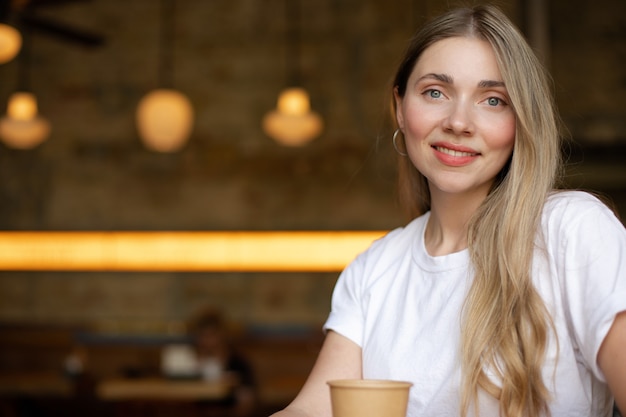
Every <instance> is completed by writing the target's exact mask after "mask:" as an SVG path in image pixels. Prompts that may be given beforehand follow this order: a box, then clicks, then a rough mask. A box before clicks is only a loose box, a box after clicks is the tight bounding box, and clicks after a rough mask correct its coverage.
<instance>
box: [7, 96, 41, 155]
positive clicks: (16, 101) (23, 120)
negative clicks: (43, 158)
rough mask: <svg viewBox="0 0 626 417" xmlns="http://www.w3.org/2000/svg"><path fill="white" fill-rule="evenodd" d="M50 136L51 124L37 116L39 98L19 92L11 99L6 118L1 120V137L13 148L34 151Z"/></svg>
mask: <svg viewBox="0 0 626 417" xmlns="http://www.w3.org/2000/svg"><path fill="white" fill-rule="evenodd" d="M49 134H50V123H49V122H48V121H47V120H46V119H44V118H43V117H41V116H39V115H38V114H37V97H35V95H34V94H33V93H30V92H26V91H18V92H16V93H13V94H12V95H11V97H10V98H9V103H8V105H7V114H6V116H4V117H2V118H1V119H0V137H1V138H2V141H3V142H4V143H5V144H6V145H7V146H9V147H11V148H16V149H32V148H34V147H36V146H37V145H39V144H40V143H42V142H43V141H44V140H46V138H47V137H48V135H49Z"/></svg>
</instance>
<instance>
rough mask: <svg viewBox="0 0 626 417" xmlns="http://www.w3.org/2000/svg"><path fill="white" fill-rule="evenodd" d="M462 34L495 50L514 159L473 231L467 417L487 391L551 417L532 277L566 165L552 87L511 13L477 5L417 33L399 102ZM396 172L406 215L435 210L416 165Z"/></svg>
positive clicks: (405, 161) (506, 406)
mask: <svg viewBox="0 0 626 417" xmlns="http://www.w3.org/2000/svg"><path fill="white" fill-rule="evenodd" d="M459 36H461V37H471V38H476V39H481V40H484V41H487V42H488V43H489V44H490V45H491V47H492V48H493V50H494V53H495V55H496V58H497V63H498V66H499V69H500V72H501V74H502V77H503V80H504V83H505V85H506V88H507V91H508V94H509V96H510V100H511V103H510V104H511V106H512V107H513V110H514V112H515V116H516V130H515V144H514V148H513V153H512V156H511V158H510V160H509V162H508V163H507V164H506V165H505V167H504V168H503V169H502V171H501V172H500V173H499V174H498V176H497V178H496V181H495V183H494V185H493V187H492V189H491V190H490V192H489V194H488V196H487V198H486V199H485V201H484V202H483V203H482V205H481V206H480V207H479V208H478V210H477V212H476V213H475V214H474V215H473V217H472V219H471V221H470V223H469V226H468V248H469V252H470V257H471V261H472V266H473V269H474V273H475V277H474V280H473V282H472V285H471V287H470V289H469V293H468V295H467V297H466V299H465V303H464V306H463V316H462V330H461V361H462V364H461V369H462V382H461V415H462V416H466V415H467V412H468V410H469V407H470V406H471V405H472V404H473V406H474V407H475V410H476V411H478V400H477V399H478V392H479V390H480V389H482V390H484V391H485V392H487V393H488V394H490V395H491V396H493V397H495V398H497V399H498V400H499V403H500V412H501V414H502V415H503V416H505V417H522V416H525V417H536V416H540V415H549V414H550V412H549V407H548V403H549V401H550V393H549V390H548V389H547V385H546V383H545V382H544V380H543V377H542V368H543V365H544V362H545V354H546V350H547V345H548V339H549V332H551V331H553V330H554V325H553V323H552V319H551V317H550V315H549V313H548V311H547V308H546V306H545V304H544V302H543V300H542V299H541V297H540V296H539V294H538V293H537V291H536V289H535V288H534V286H533V284H532V280H531V272H530V271H531V262H532V256H533V250H534V247H535V244H536V239H537V237H538V230H539V222H540V217H541V212H542V208H543V206H544V203H545V200H546V197H547V195H548V194H549V193H550V192H551V191H552V190H553V189H554V187H555V182H556V178H557V176H558V174H559V169H560V167H561V156H560V154H561V152H560V135H559V128H558V118H557V115H556V111H555V105H554V101H553V95H552V91H551V85H550V80H549V77H548V75H547V73H546V71H545V70H544V68H543V66H542V65H541V63H540V62H539V60H538V59H537V57H536V56H535V54H534V53H533V51H532V50H531V48H530V46H529V45H528V44H527V42H526V41H525V39H524V37H523V36H522V35H521V34H520V32H519V31H518V29H517V28H516V27H515V26H514V25H513V24H512V23H511V21H510V20H509V19H508V18H507V17H506V16H505V14H504V13H503V12H501V11H500V10H499V9H498V8H496V7H494V6H490V5H480V6H475V7H472V8H461V9H455V10H452V11H450V12H448V13H446V14H444V15H442V16H440V17H439V18H437V19H435V20H433V21H431V22H430V23H428V24H427V25H425V26H424V27H423V28H422V29H421V30H420V31H419V32H417V34H416V35H415V36H414V37H413V38H412V39H411V41H410V42H409V46H408V48H407V50H406V54H405V56H404V58H403V60H402V61H401V64H400V66H399V68H398V70H397V72H396V76H395V79H394V83H393V87H394V88H395V89H397V92H398V94H399V96H400V97H403V96H404V95H405V93H406V88H407V81H408V78H409V76H410V74H411V72H412V71H413V68H414V66H415V64H416V62H417V61H418V59H419V57H420V55H421V53H422V52H423V51H424V50H425V49H426V48H428V47H429V46H430V45H432V44H433V43H435V42H437V41H439V40H442V39H446V38H450V37H459ZM392 103H393V104H392V105H393V106H395V103H394V102H393V101H392ZM394 109H395V107H394ZM394 114H395V112H394ZM398 173H399V174H398V186H399V194H400V199H401V202H402V203H403V205H404V206H405V208H406V209H407V211H408V213H409V215H410V216H411V217H416V216H418V215H420V214H422V213H424V212H426V211H427V210H429V209H430V192H429V189H428V183H427V180H426V179H425V178H424V176H423V175H421V174H420V173H419V171H417V169H416V168H415V167H414V166H413V165H412V164H411V161H410V159H409V158H403V157H400V158H399V171H398ZM557 342H558V341H557ZM486 369H489V370H490V372H493V373H495V375H496V376H497V379H498V380H499V382H500V383H499V384H497V383H494V381H492V380H491V379H490V378H489V377H488V376H487V374H486V372H485V370H486Z"/></svg>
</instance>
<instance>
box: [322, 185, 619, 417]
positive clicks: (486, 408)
mask: <svg viewBox="0 0 626 417" xmlns="http://www.w3.org/2000/svg"><path fill="white" fill-rule="evenodd" d="M428 217H429V214H428V213H427V214H425V215H423V216H421V217H419V218H417V219H415V220H414V221H412V222H411V223H409V224H408V225H407V226H406V227H404V228H398V229H395V230H393V231H391V232H390V233H388V234H387V235H386V236H385V237H383V238H381V239H379V240H378V241H376V242H374V243H373V244H372V246H371V247H370V248H369V249H368V250H367V251H365V252H364V253H362V254H361V255H359V256H358V257H357V259H355V260H354V261H353V262H352V263H351V264H350V265H349V266H348V267H347V268H346V269H345V270H344V272H343V273H342V274H341V276H340V278H339V280H338V282H337V284H336V287H335V290H334V293H333V299H332V309H331V313H330V315H329V317H328V320H327V322H326V324H325V325H324V328H325V329H327V330H333V331H336V332H338V333H340V334H342V335H344V336H346V337H347V338H349V339H351V340H352V341H354V342H355V343H357V344H358V345H359V346H361V348H362V352H363V377H364V378H372V379H395V380H406V381H410V382H412V383H413V387H412V388H411V394H410V399H409V409H408V412H407V416H408V417H417V416H428V417H432V416H450V417H452V416H454V417H457V416H459V415H460V406H459V400H460V389H459V386H460V380H461V375H460V358H459V349H460V348H459V346H460V326H461V320H460V311H461V306H462V304H463V302H464V299H465V296H466V294H467V291H468V289H469V286H470V283H471V279H472V277H471V267H470V259H469V253H468V251H467V250H463V251H461V252H456V253H452V254H449V255H445V256H436V257H433V256H430V255H428V253H427V252H426V250H425V246H424V230H425V226H426V223H427V221H428ZM541 224H542V231H543V235H544V239H543V241H544V242H545V244H541V245H542V246H544V245H545V246H547V254H548V258H547V260H546V257H545V256H542V255H541V252H544V251H542V250H541V248H538V249H537V251H536V253H535V256H534V260H533V266H532V274H533V283H534V285H535V287H536V289H537V291H538V292H539V294H540V295H541V297H542V298H543V300H544V302H545V303H546V306H547V307H548V310H549V312H550V313H551V314H552V317H553V320H554V323H555V326H556V330H557V335H558V347H559V351H558V354H557V352H556V346H557V344H556V343H555V341H554V338H551V339H550V342H549V346H548V354H547V359H546V362H545V366H544V370H543V377H544V381H545V382H546V384H547V386H548V388H549V389H550V390H551V393H552V396H553V401H552V402H551V403H550V409H551V412H552V416H553V417H558V416H567V417H577V416H580V417H590V416H609V415H611V412H610V410H611V406H612V398H611V397H610V393H609V392H608V389H607V387H606V385H605V383H604V376H603V375H602V372H601V371H600V369H599V368H598V366H597V363H596V357H597V353H598V350H599V348H600V345H601V343H602V341H603V339H604V337H605V336H606V334H607V332H608V330H609V328H610V326H611V324H612V322H613V320H614V318H615V316H616V315H617V314H618V313H619V312H621V311H626V229H624V226H623V225H622V224H621V223H620V221H619V220H618V219H617V218H616V217H615V216H614V214H613V213H612V212H611V211H610V210H609V209H608V208H607V207H606V206H605V205H603V204H602V203H601V202H600V201H599V200H597V199H596V198H595V197H592V196H591V195H589V194H586V193H583V192H575V191H567V192H559V193H555V194H554V195H552V196H551V197H550V198H549V199H548V202H547V203H546V205H545V208H544V213H543V216H542V222H541ZM541 241H542V240H540V239H538V240H537V242H541ZM538 245H539V243H538ZM540 251H541V252H540ZM557 356H558V363H556V361H557ZM555 365H556V369H555ZM488 374H490V373H488ZM490 375H491V376H492V375H493V374H490ZM479 403H480V410H481V413H480V415H481V417H485V416H498V403H497V401H496V400H495V399H493V398H492V397H490V396H489V395H488V394H486V393H481V394H480V398H479ZM470 408H471V407H470ZM469 415H473V414H472V410H471V409H470V410H469Z"/></svg>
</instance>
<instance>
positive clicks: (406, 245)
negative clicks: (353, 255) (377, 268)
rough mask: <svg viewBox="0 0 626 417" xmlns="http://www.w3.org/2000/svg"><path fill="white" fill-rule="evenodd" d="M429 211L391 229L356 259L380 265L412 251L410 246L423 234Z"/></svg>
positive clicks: (359, 261) (364, 262) (367, 263)
mask: <svg viewBox="0 0 626 417" xmlns="http://www.w3.org/2000/svg"><path fill="white" fill-rule="evenodd" d="M428 215H429V214H428V213H427V214H424V215H422V216H420V217H417V218H415V219H413V220H412V221H411V222H410V223H408V224H406V225H405V226H401V227H397V228H395V229H392V230H390V231H389V232H387V233H386V234H385V235H383V236H381V237H380V238H378V239H376V240H375V241H374V242H372V244H371V245H370V246H369V247H368V248H367V249H366V250H365V251H364V252H362V253H361V254H359V256H358V257H357V259H356V261H357V262H358V263H360V264H362V265H369V266H371V265H373V264H376V265H380V264H381V263H392V262H393V261H395V260H397V259H398V258H400V257H402V256H405V255H406V254H407V253H409V252H410V247H411V245H412V244H413V242H415V241H416V239H417V238H419V237H420V236H423V233H424V227H425V225H426V221H427V219H428Z"/></svg>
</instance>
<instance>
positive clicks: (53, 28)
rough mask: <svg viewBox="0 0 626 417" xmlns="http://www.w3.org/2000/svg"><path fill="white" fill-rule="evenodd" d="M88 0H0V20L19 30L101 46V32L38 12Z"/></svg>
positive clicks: (102, 39) (90, 45)
mask: <svg viewBox="0 0 626 417" xmlns="http://www.w3.org/2000/svg"><path fill="white" fill-rule="evenodd" d="M88 1H90V0H0V22H8V21H11V23H13V24H14V25H15V26H16V27H17V28H18V29H19V30H21V31H23V30H32V31H33V32H35V31H36V32H40V33H42V34H46V35H50V36H54V37H56V38H58V39H60V40H63V41H69V42H72V43H76V44H80V45H83V46H86V47H97V46H101V45H102V44H103V43H104V36H102V35H101V34H99V33H96V32H93V31H90V30H88V29H83V28H79V27H77V26H73V25H69V24H67V23H64V22H60V21H56V20H53V19H50V18H48V17H44V16H41V15H40V14H39V13H38V10H39V9H41V8H47V7H54V6H60V5H63V4H67V3H79V2H80V3H86V2H88Z"/></svg>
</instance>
